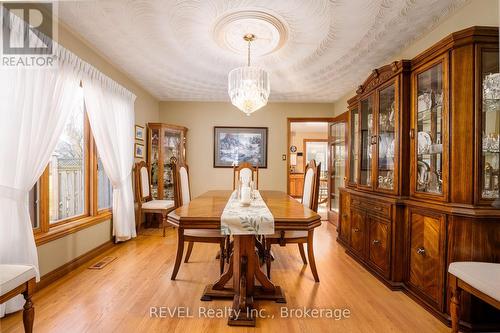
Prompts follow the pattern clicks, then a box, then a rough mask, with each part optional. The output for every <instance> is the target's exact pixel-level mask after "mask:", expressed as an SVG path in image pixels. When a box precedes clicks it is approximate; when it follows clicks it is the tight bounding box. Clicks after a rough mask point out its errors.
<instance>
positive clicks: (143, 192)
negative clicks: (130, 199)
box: [135, 161, 153, 204]
mask: <svg viewBox="0 0 500 333" xmlns="http://www.w3.org/2000/svg"><path fill="white" fill-rule="evenodd" d="M135 192H136V198H137V202H138V203H139V204H140V203H142V202H145V201H150V200H153V197H152V196H151V182H150V177H149V169H148V165H147V164H146V162H144V161H140V162H137V163H136V164H135Z"/></svg>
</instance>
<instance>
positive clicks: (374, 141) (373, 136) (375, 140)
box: [370, 135, 377, 145]
mask: <svg viewBox="0 0 500 333" xmlns="http://www.w3.org/2000/svg"><path fill="white" fill-rule="evenodd" d="M370 143H371V144H372V145H376V144H377V136H376V135H372V136H371V142H370Z"/></svg>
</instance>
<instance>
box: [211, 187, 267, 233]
mask: <svg viewBox="0 0 500 333" xmlns="http://www.w3.org/2000/svg"><path fill="white" fill-rule="evenodd" d="M254 194H255V199H254V200H252V202H251V203H250V206H247V207H242V206H241V205H240V202H239V200H238V193H237V191H234V192H233V193H232V194H231V196H230V197H229V200H228V202H227V204H226V207H225V208H224V211H223V212H222V216H221V221H220V229H221V234H222V235H272V234H274V217H273V214H271V211H270V210H269V208H267V205H266V203H265V202H264V200H263V199H262V196H261V195H260V193H259V191H255V192H254Z"/></svg>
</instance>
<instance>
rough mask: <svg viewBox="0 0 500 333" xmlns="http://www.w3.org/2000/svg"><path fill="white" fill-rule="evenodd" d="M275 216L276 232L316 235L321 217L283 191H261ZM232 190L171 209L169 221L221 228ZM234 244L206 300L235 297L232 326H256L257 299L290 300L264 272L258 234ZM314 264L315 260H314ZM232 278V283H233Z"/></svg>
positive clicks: (184, 226) (181, 226) (237, 239)
mask: <svg viewBox="0 0 500 333" xmlns="http://www.w3.org/2000/svg"><path fill="white" fill-rule="evenodd" d="M259 192H260V194H261V196H262V198H263V200H264V202H265V203H266V205H267V207H268V208H269V210H270V211H271V213H272V215H273V217H274V228H275V231H276V232H280V231H287V230H288V231H290V230H307V231H308V237H313V232H314V228H316V227H318V226H320V225H321V218H320V216H319V215H318V214H317V213H316V212H314V211H312V210H310V209H309V208H306V207H305V206H303V205H302V204H301V203H300V202H298V201H297V200H295V199H293V198H292V197H290V196H288V195H287V194H286V193H284V192H281V191H259ZM231 193H232V191H222V190H221V191H208V192H206V193H204V194H202V195H200V196H199V197H197V198H195V199H193V200H191V202H189V204H187V205H184V206H181V207H179V208H177V209H176V210H174V211H173V212H171V213H170V214H169V216H168V221H169V222H170V223H171V224H173V225H174V226H176V227H178V228H179V229H180V230H179V232H182V229H220V222H221V216H222V212H223V211H224V207H225V206H226V204H227V202H228V200H229V197H230V195H231ZM233 239H234V246H233V252H232V254H231V257H230V261H229V265H228V267H227V269H226V271H225V272H224V273H223V274H222V275H221V276H220V277H219V279H218V280H217V281H215V282H214V283H213V284H209V285H207V286H206V287H205V290H204V292H203V295H202V297H201V300H202V301H211V300H212V299H214V298H226V299H232V300H233V305H232V311H230V315H229V318H228V324H229V325H231V326H255V311H253V309H254V300H272V301H275V302H278V303H286V299H285V294H284V292H283V290H282V289H281V288H280V287H279V286H277V285H275V284H274V283H273V282H271V281H270V280H269V279H268V278H267V276H266V275H265V274H264V273H263V272H262V271H261V269H260V265H259V258H258V257H257V254H256V250H255V246H256V237H255V235H233ZM310 264H311V263H310ZM231 279H232V284H231V283H230V281H231ZM256 282H258V284H257V283H256Z"/></svg>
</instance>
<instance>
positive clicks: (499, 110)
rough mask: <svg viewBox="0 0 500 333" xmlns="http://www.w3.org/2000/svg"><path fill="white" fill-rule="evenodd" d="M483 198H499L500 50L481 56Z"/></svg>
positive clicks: (485, 52)
mask: <svg viewBox="0 0 500 333" xmlns="http://www.w3.org/2000/svg"><path fill="white" fill-rule="evenodd" d="M481 78H482V89H481V91H482V102H483V103H482V113H481V118H482V119H481V125H482V128H481V133H482V149H481V155H482V158H481V163H482V165H481V169H482V170H481V172H482V177H481V184H482V187H481V195H482V198H483V199H497V198H499V179H498V178H499V177H500V167H499V164H500V74H499V65H498V51H493V50H488V51H483V52H482V54H481Z"/></svg>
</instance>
